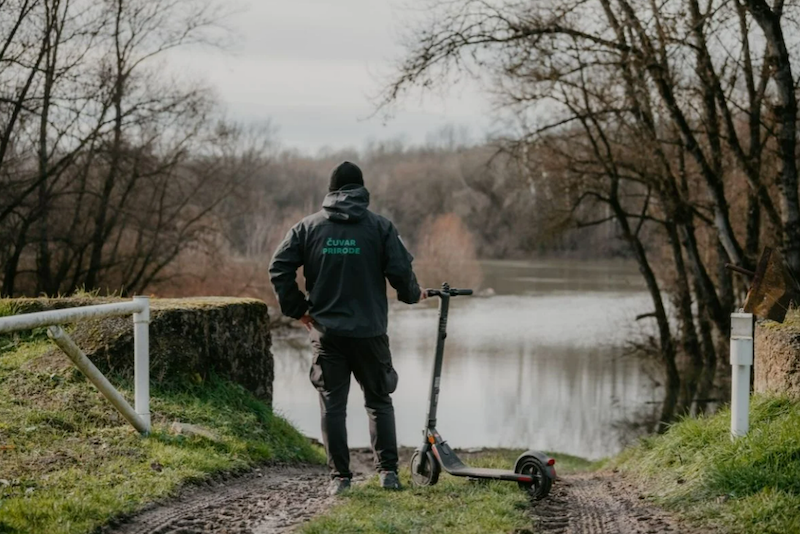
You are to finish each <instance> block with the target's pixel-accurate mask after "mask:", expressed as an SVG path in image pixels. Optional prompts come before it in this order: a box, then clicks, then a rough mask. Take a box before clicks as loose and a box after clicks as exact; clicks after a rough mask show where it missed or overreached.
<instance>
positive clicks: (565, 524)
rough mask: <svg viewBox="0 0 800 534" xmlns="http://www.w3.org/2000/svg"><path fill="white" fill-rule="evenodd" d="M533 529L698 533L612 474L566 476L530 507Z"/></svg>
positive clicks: (558, 533) (574, 533)
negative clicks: (542, 498) (544, 496)
mask: <svg viewBox="0 0 800 534" xmlns="http://www.w3.org/2000/svg"><path fill="white" fill-rule="evenodd" d="M533 516H534V526H535V527H536V529H535V531H536V532H537V534H538V533H551V534H678V533H680V534H684V533H685V534H694V533H697V534H699V533H700V532H706V533H707V532H709V531H708V530H702V531H701V530H696V529H695V528H693V527H691V526H689V525H686V524H685V523H683V522H680V521H678V520H677V519H676V518H674V517H673V516H672V515H670V514H669V513H667V512H666V511H664V510H661V509H659V508H657V507H655V506H652V505H651V504H649V503H648V502H647V501H646V500H645V497H644V496H643V495H642V494H641V492H640V491H639V490H638V488H636V487H635V486H634V485H633V484H630V483H628V482H626V481H625V479H624V478H622V476H621V475H618V474H613V473H586V474H578V475H568V476H565V477H563V478H562V479H559V481H558V482H557V483H556V485H555V486H554V487H553V492H552V493H551V494H550V497H549V498H547V499H545V500H544V501H541V502H539V503H536V505H535V506H534V509H533Z"/></svg>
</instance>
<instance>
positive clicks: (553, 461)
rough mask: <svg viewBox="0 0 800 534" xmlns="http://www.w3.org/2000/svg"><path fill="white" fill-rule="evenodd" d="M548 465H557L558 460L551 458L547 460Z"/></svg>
mask: <svg viewBox="0 0 800 534" xmlns="http://www.w3.org/2000/svg"><path fill="white" fill-rule="evenodd" d="M547 465H556V459H555V458H550V459H549V460H547Z"/></svg>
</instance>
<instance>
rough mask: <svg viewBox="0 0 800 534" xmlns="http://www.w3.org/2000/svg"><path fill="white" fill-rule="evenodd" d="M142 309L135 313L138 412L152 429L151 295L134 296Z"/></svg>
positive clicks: (136, 398) (134, 339)
mask: <svg viewBox="0 0 800 534" xmlns="http://www.w3.org/2000/svg"><path fill="white" fill-rule="evenodd" d="M133 300H134V302H136V303H139V304H141V306H142V311H140V312H137V313H134V314H133V353H134V355H133V357H134V363H133V365H134V367H133V370H134V380H135V382H136V390H135V393H134V395H135V405H136V413H137V414H138V415H139V417H140V418H141V419H142V421H144V424H145V425H146V426H147V431H148V432H149V431H150V428H151V427H150V297H139V296H137V297H133Z"/></svg>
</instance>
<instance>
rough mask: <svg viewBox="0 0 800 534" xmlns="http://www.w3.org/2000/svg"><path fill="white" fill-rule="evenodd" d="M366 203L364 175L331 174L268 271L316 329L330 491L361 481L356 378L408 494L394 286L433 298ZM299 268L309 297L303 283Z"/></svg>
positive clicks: (376, 433)
mask: <svg viewBox="0 0 800 534" xmlns="http://www.w3.org/2000/svg"><path fill="white" fill-rule="evenodd" d="M367 206H369V192H367V190H366V189H365V188H364V179H363V176H362V174H361V169H359V168H358V167H357V166H356V165H354V164H353V163H350V162H347V161H346V162H344V163H342V164H341V165H339V166H338V167H336V169H334V171H333V174H332V175H331V180H330V187H329V193H328V195H327V196H326V197H325V201H324V202H323V203H322V210H321V211H319V212H317V213H315V214H313V215H309V216H308V217H306V218H305V219H303V220H302V221H300V222H299V223H297V224H296V225H295V226H294V227H293V228H292V229H291V230H290V231H289V233H288V234H287V235H286V238H285V239H284V240H283V242H282V243H281V244H280V246H279V247H278V250H277V251H276V252H275V256H274V257H273V258H272V263H271V264H270V268H269V273H270V279H271V280H272V285H273V286H274V288H275V293H276V294H277V295H278V300H279V301H280V305H281V311H282V312H283V314H284V315H287V316H289V317H293V318H295V319H298V320H300V321H302V323H303V324H304V325H305V326H306V328H307V329H308V330H309V332H310V333H311V334H310V335H311V344H312V346H313V349H314V360H313V363H312V365H311V372H310V378H311V383H312V384H313V385H314V387H316V388H317V390H318V391H319V399H320V410H321V412H322V439H323V442H324V443H325V451H326V452H327V454H328V466H329V467H330V468H331V478H332V480H331V485H330V489H329V493H331V494H332V495H336V494H339V493H341V492H342V491H344V490H346V489H347V488H349V487H350V479H351V478H352V476H353V475H352V473H351V472H350V450H349V448H348V446H347V427H346V425H345V420H346V417H347V413H346V412H347V394H348V392H349V389H350V373H352V374H353V375H355V377H356V380H357V381H358V383H359V384H360V385H361V389H362V390H363V391H364V400H365V406H366V408H367V414H368V415H369V433H370V437H371V441H372V450H373V452H374V455H375V465H376V467H377V469H378V472H379V474H380V481H381V486H382V487H384V488H387V489H400V480H399V479H398V478H397V438H396V436H395V423H394V407H393V406H392V398H391V397H390V394H391V393H393V392H394V390H395V388H396V387H397V373H396V372H395V370H394V367H393V366H392V355H391V352H390V351H389V338H388V337H387V335H386V325H387V322H388V306H387V302H386V280H387V279H388V280H389V283H390V284H391V285H392V287H394V288H395V289H396V290H397V298H398V299H400V300H401V301H403V302H405V303H408V304H414V303H416V302H419V301H420V300H421V299H424V298H425V296H426V295H425V293H424V291H421V290H420V287H419V284H417V278H416V276H414V271H413V270H412V268H411V261H412V260H413V257H412V256H411V254H410V253H409V252H408V250H407V249H406V247H405V245H404V244H403V242H402V240H401V239H400V236H399V234H398V233H397V229H396V228H395V227H394V225H393V224H392V223H391V222H390V221H389V220H388V219H386V218H384V217H381V216H380V215H376V214H374V213H372V212H371V211H369V210H368V209H367ZM300 267H303V271H304V274H305V279H306V291H307V295H304V294H303V293H302V292H301V291H300V289H299V288H298V286H297V282H296V280H297V269H298V268H300Z"/></svg>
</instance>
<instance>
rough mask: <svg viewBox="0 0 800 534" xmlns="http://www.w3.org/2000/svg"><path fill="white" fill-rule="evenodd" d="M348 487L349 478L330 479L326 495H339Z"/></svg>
mask: <svg viewBox="0 0 800 534" xmlns="http://www.w3.org/2000/svg"><path fill="white" fill-rule="evenodd" d="M348 489H350V479H349V478H342V477H336V478H334V479H333V480H331V482H330V484H328V495H330V496H332V497H334V496H336V495H341V494H342V493H344V492H345V491H347V490H348Z"/></svg>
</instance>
